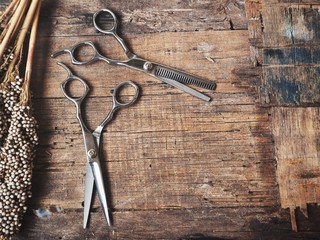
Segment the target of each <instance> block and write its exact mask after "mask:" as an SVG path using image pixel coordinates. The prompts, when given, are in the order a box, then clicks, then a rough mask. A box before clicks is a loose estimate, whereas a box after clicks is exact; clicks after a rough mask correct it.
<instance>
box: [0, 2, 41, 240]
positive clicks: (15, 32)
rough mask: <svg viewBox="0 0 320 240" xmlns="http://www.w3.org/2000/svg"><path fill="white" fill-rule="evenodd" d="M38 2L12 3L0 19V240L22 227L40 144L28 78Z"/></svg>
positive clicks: (33, 45)
mask: <svg viewBox="0 0 320 240" xmlns="http://www.w3.org/2000/svg"><path fill="white" fill-rule="evenodd" d="M40 6H41V0H12V1H11V2H10V3H9V4H8V6H7V7H6V8H5V9H4V10H3V12H2V13H1V16H0V239H10V238H11V237H12V236H14V235H15V234H16V233H17V231H18V230H19V228H20V226H21V220H22V217H23V215H24V213H25V212H26V209H27V208H26V201H27V199H28V198H30V197H31V176H32V161H33V159H34V156H35V147H36V145H37V143H38V137H37V133H36V127H37V124H36V121H35V118H34V117H33V112H32V109H31V100H30V78H31V70H32V58H33V53H34V48H35V42H36V41H35V40H36V33H37V23H38V18H39V12H40Z"/></svg>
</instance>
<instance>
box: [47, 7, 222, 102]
mask: <svg viewBox="0 0 320 240" xmlns="http://www.w3.org/2000/svg"><path fill="white" fill-rule="evenodd" d="M106 15H108V16H106ZM110 16H111V17H110ZM98 19H103V20H106V21H112V24H111V25H112V27H110V25H108V26H107V27H106V26H104V27H101V23H100V24H99V22H101V21H98ZM102 22H103V21H102ZM93 24H94V27H95V28H96V30H98V31H99V32H101V33H104V34H107V35H112V36H113V37H115V38H116V40H117V41H118V42H119V43H120V45H121V47H122V48H123V50H124V52H125V54H126V55H127V57H128V59H127V60H123V61H120V60H113V59H110V58H108V57H106V56H103V55H101V54H100V53H99V52H98V50H97V48H96V46H95V45H94V43H93V42H91V41H85V42H81V43H78V44H76V45H74V46H72V47H71V48H66V49H62V50H58V51H56V52H54V53H53V54H52V55H51V56H52V57H56V56H57V55H60V54H62V53H69V54H70V56H71V60H72V63H73V64H77V65H84V64H90V63H93V62H95V61H98V60H102V61H105V62H107V63H108V64H110V65H120V66H126V67H129V68H132V69H136V70H139V71H142V72H144V73H146V74H148V75H150V76H152V77H156V78H158V79H160V80H161V81H163V82H165V83H167V84H170V85H172V86H174V87H176V88H178V89H180V90H182V91H184V92H187V93H189V94H191V95H193V96H195V97H198V98H200V99H202V100H204V101H210V97H208V96H206V95H204V94H203V93H201V92H199V91H197V90H195V89H193V88H190V87H188V86H186V85H185V84H187V85H189V84H191V85H195V86H198V87H201V88H205V89H208V90H214V89H215V88H216V84H215V83H213V82H210V81H207V80H204V79H200V78H198V77H195V76H192V75H190V74H188V73H185V72H183V71H180V70H177V69H174V68H170V67H167V66H164V65H161V64H158V63H154V62H151V61H147V60H145V59H142V58H139V57H138V56H136V55H135V54H133V53H132V52H131V51H130V50H129V48H128V47H127V46H126V44H125V42H124V40H123V39H122V38H121V37H119V35H118V33H117V29H118V19H117V17H116V15H115V14H114V13H113V12H112V11H110V10H109V9H101V10H99V11H97V12H96V13H95V14H94V15H93ZM104 28H108V29H104ZM84 46H89V47H91V48H92V56H91V57H90V58H89V59H86V60H81V59H77V56H76V54H75V52H79V51H81V48H82V47H84Z"/></svg>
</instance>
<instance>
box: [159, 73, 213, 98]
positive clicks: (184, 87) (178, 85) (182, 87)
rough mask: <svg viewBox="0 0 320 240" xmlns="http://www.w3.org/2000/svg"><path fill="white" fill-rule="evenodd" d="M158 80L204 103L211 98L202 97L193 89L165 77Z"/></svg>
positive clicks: (201, 94)
mask: <svg viewBox="0 0 320 240" xmlns="http://www.w3.org/2000/svg"><path fill="white" fill-rule="evenodd" d="M158 78H159V79H161V80H162V81H164V82H165V83H168V84H170V85H172V86H174V87H176V88H178V89H180V90H182V91H184V92H186V93H189V94H191V95H193V96H195V97H197V98H200V99H202V100H204V101H206V102H209V101H210V100H211V98H210V97H208V96H207V95H204V94H203V93H200V92H198V91H196V90H194V89H192V88H190V87H188V86H186V85H184V84H182V83H180V82H177V81H174V80H172V79H169V78H165V77H158Z"/></svg>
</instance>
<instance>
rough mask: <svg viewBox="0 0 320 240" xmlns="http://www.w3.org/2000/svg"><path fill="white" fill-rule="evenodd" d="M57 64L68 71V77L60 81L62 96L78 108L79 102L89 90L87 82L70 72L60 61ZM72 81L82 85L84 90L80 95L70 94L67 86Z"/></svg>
mask: <svg viewBox="0 0 320 240" xmlns="http://www.w3.org/2000/svg"><path fill="white" fill-rule="evenodd" d="M58 64H59V65H60V66H61V67H63V68H64V69H65V70H66V71H67V72H68V77H67V78H66V79H65V80H64V81H63V82H62V83H61V90H62V93H63V94H64V96H65V97H66V98H68V99H69V100H70V101H72V102H73V103H74V104H75V105H76V106H77V107H79V108H80V104H81V102H82V101H83V99H84V98H85V97H86V96H87V95H88V93H89V91H90V88H89V86H88V84H87V83H86V82H85V81H83V80H82V79H81V78H79V77H77V76H74V75H73V74H72V72H71V71H70V69H69V68H68V67H67V66H66V65H64V64H63V63H61V62H58ZM72 81H79V82H80V83H81V84H82V85H83V87H84V91H83V93H82V95H81V96H79V97H77V96H73V95H72V94H70V92H69V87H68V86H69V84H70V83H71V82H72Z"/></svg>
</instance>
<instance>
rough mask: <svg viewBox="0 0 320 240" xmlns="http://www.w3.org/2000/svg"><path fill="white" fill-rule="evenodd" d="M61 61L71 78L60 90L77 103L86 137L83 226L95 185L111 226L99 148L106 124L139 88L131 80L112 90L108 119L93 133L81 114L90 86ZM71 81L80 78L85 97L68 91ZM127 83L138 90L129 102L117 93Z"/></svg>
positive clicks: (83, 133)
mask: <svg viewBox="0 0 320 240" xmlns="http://www.w3.org/2000/svg"><path fill="white" fill-rule="evenodd" d="M58 64H59V65H60V66H61V67H63V68H64V69H65V70H66V71H67V73H68V77H67V78H66V79H65V80H64V81H63V82H62V83H61V90H62V92H63V94H64V96H65V97H66V98H67V99H69V100H70V101H71V102H73V103H74V104H75V106H76V116H77V119H78V121H79V123H80V126H81V130H82V135H83V139H84V146H85V151H86V158H87V164H86V179H85V197H84V217H83V228H86V227H87V223H88V219H89V212H90V206H91V200H92V195H93V186H94V184H95V185H96V189H97V192H98V196H99V200H100V203H101V206H102V211H103V213H104V216H105V218H106V221H107V224H108V225H109V226H111V221H110V217H109V212H108V206H107V198H106V191H105V187H104V181H103V176H102V171H101V167H100V158H99V153H100V152H101V151H99V147H100V138H101V135H102V131H103V129H104V127H105V125H106V124H107V123H109V122H110V121H111V120H112V118H113V115H114V113H115V112H116V111H117V110H118V109H120V108H123V107H128V106H130V105H131V104H133V103H134V102H135V101H136V100H137V99H138V96H139V88H138V86H137V85H136V84H134V83H133V82H131V81H124V82H121V83H120V84H118V85H117V86H116V87H115V88H114V90H113V93H112V100H113V104H112V108H111V110H110V112H109V113H108V115H107V116H106V117H105V119H104V120H103V121H102V122H101V123H100V125H99V126H98V127H97V128H96V129H95V130H94V131H93V132H92V131H90V130H89V129H88V128H87V126H86V125H85V123H84V121H83V118H82V114H81V103H82V101H83V100H84V99H85V97H86V96H87V94H88V92H89V90H90V88H89V86H88V85H87V83H86V82H85V81H84V80H82V79H81V78H79V77H77V76H75V75H73V74H72V72H71V71H70V69H69V68H68V67H67V66H66V65H64V64H62V63H60V62H59V63H58ZM72 81H79V82H80V83H81V84H82V85H83V87H84V93H83V95H82V96H80V97H76V96H73V95H71V94H70V93H69V89H68V87H70V86H69V84H70V83H71V82H72ZM124 86H129V87H133V89H134V90H135V94H134V96H133V97H132V98H131V99H130V100H129V101H127V102H120V100H118V98H117V96H118V94H119V91H120V89H121V88H122V87H124Z"/></svg>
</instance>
